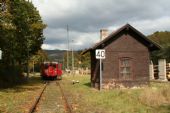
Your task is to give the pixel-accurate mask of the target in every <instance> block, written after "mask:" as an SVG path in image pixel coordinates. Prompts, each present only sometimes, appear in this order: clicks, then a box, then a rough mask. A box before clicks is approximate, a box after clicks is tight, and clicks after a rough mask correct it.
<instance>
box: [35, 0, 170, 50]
mask: <svg viewBox="0 0 170 113" xmlns="http://www.w3.org/2000/svg"><path fill="white" fill-rule="evenodd" d="M33 3H34V4H35V6H36V7H37V9H38V10H39V12H40V14H41V16H42V18H43V20H44V22H45V23H46V24H47V25H48V27H47V30H45V32H44V35H45V37H46V40H45V42H44V43H45V44H46V45H51V46H52V45H54V44H56V45H57V44H58V45H59V46H55V47H61V49H64V48H67V45H66V44H65V42H66V41H67V38H66V26H67V24H68V25H69V28H70V32H72V33H71V34H70V38H73V39H74V40H78V42H79V44H80V43H81V44H80V45H77V49H79V48H84V47H87V46H86V45H91V43H95V42H96V41H97V39H98V32H99V30H100V29H101V28H108V29H110V30H112V28H119V27H121V26H122V25H124V24H126V23H130V24H132V25H133V26H134V27H136V28H137V29H139V30H141V32H143V33H145V34H151V33H153V32H154V31H155V30H168V29H169V25H168V24H169V18H170V13H169V10H170V7H169V4H170V1H168V0H147V1H142V0H140V1H139V0H41V1H40V0H33ZM87 36H88V37H87ZM85 37H86V38H85ZM90 37H93V39H92V40H93V41H92V42H91V41H90V42H89V40H88V39H89V38H90ZM83 41H84V42H83Z"/></svg>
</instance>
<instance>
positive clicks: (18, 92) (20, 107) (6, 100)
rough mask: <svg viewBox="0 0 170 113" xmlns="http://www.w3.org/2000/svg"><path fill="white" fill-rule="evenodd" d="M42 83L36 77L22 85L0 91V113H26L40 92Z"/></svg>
mask: <svg viewBox="0 0 170 113" xmlns="http://www.w3.org/2000/svg"><path fill="white" fill-rule="evenodd" d="M42 85H43V84H42V81H41V79H40V77H39V75H37V76H32V77H30V80H29V81H28V82H27V83H26V84H23V85H19V86H15V87H13V88H8V89H1V90H0V113H1V112H2V113H24V112H28V110H29V108H30V106H31V104H32V102H33V101H34V100H35V98H36V96H37V95H38V92H39V91H40V90H41V87H42Z"/></svg>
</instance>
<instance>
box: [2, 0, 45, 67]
mask: <svg viewBox="0 0 170 113" xmlns="http://www.w3.org/2000/svg"><path fill="white" fill-rule="evenodd" d="M6 5H7V11H6V12H1V21H0V27H1V34H0V37H1V44H0V47H1V49H2V51H3V61H4V63H6V62H8V64H9V65H16V64H23V63H25V62H26V60H28V59H29V58H30V57H31V56H32V55H34V54H35V53H36V52H37V51H38V50H39V49H40V48H41V45H42V43H43V40H44V37H43V29H44V28H45V27H46V26H45V25H44V24H43V22H42V19H41V17H40V15H39V12H38V11H37V10H36V8H35V7H34V6H33V4H32V3H30V2H28V1H25V0H11V1H9V0H7V1H6Z"/></svg>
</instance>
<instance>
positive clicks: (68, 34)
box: [67, 25, 70, 69]
mask: <svg viewBox="0 0 170 113" xmlns="http://www.w3.org/2000/svg"><path fill="white" fill-rule="evenodd" d="M67 47H68V48H67V69H69V50H70V49H69V28H68V25H67Z"/></svg>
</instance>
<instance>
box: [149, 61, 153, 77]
mask: <svg viewBox="0 0 170 113" xmlns="http://www.w3.org/2000/svg"><path fill="white" fill-rule="evenodd" d="M149 77H150V80H153V79H154V67H153V62H152V61H151V62H150V64H149Z"/></svg>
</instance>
